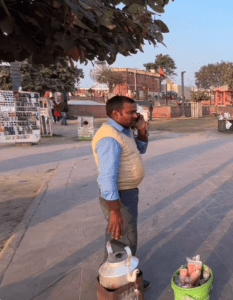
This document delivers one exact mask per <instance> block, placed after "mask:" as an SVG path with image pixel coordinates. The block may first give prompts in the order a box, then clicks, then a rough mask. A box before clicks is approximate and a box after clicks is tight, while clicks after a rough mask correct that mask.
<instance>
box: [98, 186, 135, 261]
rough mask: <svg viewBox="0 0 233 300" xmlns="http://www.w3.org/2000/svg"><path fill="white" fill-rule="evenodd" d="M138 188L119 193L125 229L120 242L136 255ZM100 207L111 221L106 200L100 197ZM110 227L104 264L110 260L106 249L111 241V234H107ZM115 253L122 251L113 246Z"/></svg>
mask: <svg viewBox="0 0 233 300" xmlns="http://www.w3.org/2000/svg"><path fill="white" fill-rule="evenodd" d="M138 194H139V191H138V188H136V189H131V190H124V191H119V195H120V199H119V201H120V204H121V214H122V218H123V228H124V235H123V237H122V238H120V239H119V241H121V242H123V243H125V244H126V245H128V246H129V247H130V249H131V251H132V254H133V255H135V254H136V251H137V217H138ZM99 201H100V205H101V208H102V211H103V213H104V216H105V218H106V220H107V221H109V217H110V213H109V209H108V206H107V204H106V202H105V200H104V199H103V198H102V197H101V196H99ZM107 230H108V225H107V228H106V232H105V253H104V262H105V261H106V260H107V258H108V253H107V249H106V244H107V242H108V241H110V240H111V233H108V232H107ZM112 248H113V252H118V251H122V249H120V248H118V247H117V246H115V245H112Z"/></svg>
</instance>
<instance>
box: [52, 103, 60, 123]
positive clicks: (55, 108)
mask: <svg viewBox="0 0 233 300" xmlns="http://www.w3.org/2000/svg"><path fill="white" fill-rule="evenodd" d="M51 98H53V99H51V100H52V101H53V109H54V117H55V123H56V122H59V121H60V118H61V112H60V110H59V107H58V105H57V103H56V102H55V99H54V97H51Z"/></svg>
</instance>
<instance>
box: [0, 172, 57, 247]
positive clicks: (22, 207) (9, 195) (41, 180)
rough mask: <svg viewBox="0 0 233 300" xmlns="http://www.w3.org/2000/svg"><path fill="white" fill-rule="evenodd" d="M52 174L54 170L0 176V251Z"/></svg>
mask: <svg viewBox="0 0 233 300" xmlns="http://www.w3.org/2000/svg"><path fill="white" fill-rule="evenodd" d="M53 175H54V170H49V171H47V172H46V173H29V174H22V175H7V176H0V186H1V190H0V233H1V234H0V252H1V250H2V249H3V247H4V245H5V243H6V241H7V240H8V239H9V238H10V236H11V234H12V233H13V232H14V229H15V227H16V226H17V225H18V224H19V222H20V221H21V220H22V218H23V216H24V214H25V212H26V211H27V209H28V207H29V205H30V204H31V202H32V200H33V199H34V198H35V197H36V195H37V193H38V191H39V190H40V189H41V187H42V186H43V185H44V184H45V183H46V182H47V181H49V180H50V179H51V178H52V177H53Z"/></svg>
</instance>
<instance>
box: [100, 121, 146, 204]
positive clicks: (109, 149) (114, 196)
mask: <svg viewBox="0 0 233 300" xmlns="http://www.w3.org/2000/svg"><path fill="white" fill-rule="evenodd" d="M107 124H108V125H110V126H112V127H114V128H115V129H116V130H118V131H120V132H122V133H124V134H125V135H126V136H128V137H130V129H126V128H124V127H122V126H121V125H120V124H118V123H117V122H115V121H114V120H113V119H111V118H109V119H108V120H107ZM135 142H136V144H137V148H138V150H139V152H140V153H141V154H143V153H145V152H146V149H147V145H148V143H147V142H143V141H139V140H138V139H137V137H135ZM96 154H97V156H98V167H99V176H98V179H97V181H98V184H99V187H100V191H101V196H102V197H103V198H104V199H105V200H112V201H113V200H118V199H119V193H118V189H117V177H118V170H119V164H120V156H121V146H120V144H119V143H118V142H117V141H116V140H115V139H114V138H111V137H106V138H103V139H101V140H100V141H99V142H98V143H97V145H96Z"/></svg>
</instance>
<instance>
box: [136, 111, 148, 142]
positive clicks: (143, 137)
mask: <svg viewBox="0 0 233 300" xmlns="http://www.w3.org/2000/svg"><path fill="white" fill-rule="evenodd" d="M147 124H148V123H147V122H146V121H145V120H144V117H143V116H142V115H140V117H139V120H138V121H137V122H136V123H135V128H137V130H138V136H137V138H138V140H139V141H143V142H148V135H147V130H146V126H147Z"/></svg>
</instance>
